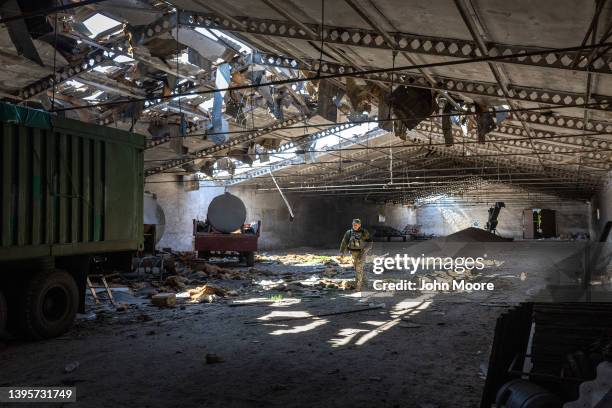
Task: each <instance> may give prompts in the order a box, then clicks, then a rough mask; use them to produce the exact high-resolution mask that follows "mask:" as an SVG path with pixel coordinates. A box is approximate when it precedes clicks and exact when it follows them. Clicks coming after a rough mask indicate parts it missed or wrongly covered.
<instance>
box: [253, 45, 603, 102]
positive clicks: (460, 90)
mask: <svg viewBox="0 0 612 408" xmlns="http://www.w3.org/2000/svg"><path fill="white" fill-rule="evenodd" d="M250 61H252V62H253V63H255V64H260V65H269V66H274V67H279V68H290V69H298V70H304V71H310V72H317V71H318V70H319V65H320V64H319V61H317V60H312V59H301V62H300V61H298V60H297V59H295V58H291V57H286V56H278V55H274V54H270V53H262V52H256V53H253V54H252V56H251V57H250ZM366 69H369V68H366ZM320 71H321V73H322V74H335V73H352V72H357V71H355V70H354V69H353V68H352V67H351V66H348V65H342V64H333V63H329V62H324V63H323V64H322V65H321V70H320ZM430 76H431V79H433V80H434V81H435V82H434V83H432V82H431V81H430V80H429V79H428V78H427V77H425V76H424V75H421V74H413V73H405V72H397V73H395V74H394V75H393V78H391V74H390V73H382V74H367V75H363V74H360V75H359V77H360V78H364V79H371V80H374V81H381V82H387V83H391V82H393V83H395V84H399V85H407V86H415V87H419V88H429V89H435V90H439V91H445V92H452V93H455V94H467V95H482V96H487V97H492V98H499V99H500V100H503V99H504V97H505V96H504V91H503V89H502V88H501V87H500V86H499V85H498V84H495V83H492V82H479V81H469V80H463V79H455V78H446V77H440V76H433V75H430ZM508 91H509V92H508V95H509V97H510V99H513V100H517V101H523V102H537V103H545V104H550V105H559V106H564V105H565V106H567V105H572V106H573V105H576V104H584V103H589V104H597V105H593V106H590V107H589V109H595V110H605V111H611V110H612V96H602V95H590V99H589V100H588V101H586V100H585V98H584V95H583V94H581V93H572V92H564V91H557V90H552V89H542V88H531V87H524V86H518V85H510V86H509V87H508Z"/></svg>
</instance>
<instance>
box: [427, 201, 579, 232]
mask: <svg viewBox="0 0 612 408" xmlns="http://www.w3.org/2000/svg"><path fill="white" fill-rule="evenodd" d="M497 200H499V201H504V197H499V198H497ZM507 201H508V202H507V203H506V207H505V208H502V210H501V212H500V215H499V218H498V220H499V224H498V226H497V232H498V233H499V234H500V235H501V236H504V237H508V238H510V237H511V238H515V239H522V238H523V210H526V209H532V208H546V209H551V210H555V211H556V220H557V235H558V236H562V237H565V236H569V235H571V234H577V233H589V213H590V205H589V204H588V203H586V202H583V201H569V200H567V201H562V200H555V199H554V197H550V198H547V199H546V200H544V201H538V200H530V201H527V200H525V201H522V202H521V203H520V204H512V203H511V202H510V200H507ZM554 201H557V202H554ZM493 205H494V202H493V201H491V202H483V203H480V204H474V203H469V202H465V201H462V200H459V199H457V200H455V202H454V203H453V204H445V205H435V204H432V205H426V206H422V207H417V208H416V218H417V223H418V224H420V225H422V231H423V232H424V233H426V234H435V235H437V236H445V235H449V234H452V233H454V232H457V231H460V230H462V229H464V228H467V227H480V228H484V227H485V225H486V223H487V220H488V218H489V214H488V209H489V207H491V206H493Z"/></svg>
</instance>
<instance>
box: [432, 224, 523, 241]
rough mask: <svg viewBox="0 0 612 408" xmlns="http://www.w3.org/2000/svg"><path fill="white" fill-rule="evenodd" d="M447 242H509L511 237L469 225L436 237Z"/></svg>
mask: <svg viewBox="0 0 612 408" xmlns="http://www.w3.org/2000/svg"><path fill="white" fill-rule="evenodd" d="M437 239H440V240H444V241H448V242H509V241H513V239H512V238H503V237H500V236H499V235H495V234H492V233H490V232H489V231H485V230H483V229H481V228H474V227H469V228H465V229H462V230H461V231H457V232H455V233H454V234H450V235H447V236H446V237H441V238H436V240H437Z"/></svg>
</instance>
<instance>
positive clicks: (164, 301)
mask: <svg viewBox="0 0 612 408" xmlns="http://www.w3.org/2000/svg"><path fill="white" fill-rule="evenodd" d="M151 303H153V304H154V305H155V306H158V307H173V306H174V305H176V295H175V294H174V293H158V294H157V295H155V296H153V297H152V298H151Z"/></svg>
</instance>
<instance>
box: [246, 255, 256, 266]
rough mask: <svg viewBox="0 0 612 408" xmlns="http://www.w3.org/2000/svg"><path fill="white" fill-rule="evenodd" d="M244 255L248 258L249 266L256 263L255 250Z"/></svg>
mask: <svg viewBox="0 0 612 408" xmlns="http://www.w3.org/2000/svg"><path fill="white" fill-rule="evenodd" d="M244 257H245V259H246V264H247V266H253V265H255V252H247V253H246V254H245V256H244Z"/></svg>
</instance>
